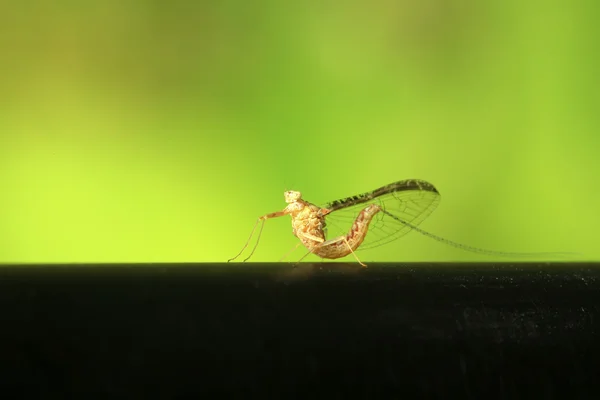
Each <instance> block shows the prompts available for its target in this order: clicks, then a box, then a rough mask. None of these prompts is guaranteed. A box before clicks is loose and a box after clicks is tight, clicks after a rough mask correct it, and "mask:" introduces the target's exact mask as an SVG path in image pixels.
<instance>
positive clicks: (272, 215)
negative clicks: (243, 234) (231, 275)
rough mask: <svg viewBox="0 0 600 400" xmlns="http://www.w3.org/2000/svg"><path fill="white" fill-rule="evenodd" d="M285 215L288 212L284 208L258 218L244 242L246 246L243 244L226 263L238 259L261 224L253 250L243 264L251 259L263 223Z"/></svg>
mask: <svg viewBox="0 0 600 400" xmlns="http://www.w3.org/2000/svg"><path fill="white" fill-rule="evenodd" d="M287 214H289V211H288V210H287V208H286V209H284V210H282V211H276V212H273V213H270V214H265V215H263V216H262V217H259V218H258V220H257V221H256V223H255V224H254V227H253V228H252V232H250V236H249V237H248V240H246V244H244V247H242V250H240V252H239V253H237V255H236V256H235V257H233V258H230V259H229V260H227V262H230V261H233V260H235V259H236V258H238V257H239V256H240V254H242V253H243V252H244V250H245V249H246V247H248V243H250V239H252V236H253V235H254V231H255V230H256V227H257V226H258V223H259V222H262V224H261V225H260V231H259V232H258V239H256V244H255V245H254V248H253V249H252V252H251V253H250V255H249V256H248V257H246V258H245V259H244V262H246V260H248V259H249V258H250V257H252V254H254V250H256V247H257V246H258V241H259V240H260V235H261V233H262V230H263V227H264V226H265V221H266V220H268V219H271V218H277V217H283V216H284V215H287Z"/></svg>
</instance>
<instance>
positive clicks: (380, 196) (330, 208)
mask: <svg viewBox="0 0 600 400" xmlns="http://www.w3.org/2000/svg"><path fill="white" fill-rule="evenodd" d="M284 198H285V202H286V203H287V204H288V205H287V207H285V208H284V209H283V210H282V211H277V212H274V213H270V214H266V215H263V216H261V217H260V218H258V220H257V221H256V223H255V224H254V227H253V228H252V232H251V233H250V237H249V238H248V240H247V241H246V244H245V245H244V247H243V248H242V250H240V252H239V253H238V254H237V255H236V256H235V257H233V258H231V259H229V260H228V261H227V262H230V261H233V260H235V259H236V258H238V257H239V256H240V255H241V254H242V253H243V252H244V250H245V249H246V247H247V246H248V243H249V242H250V239H251V238H252V236H253V235H254V232H255V230H256V227H257V226H258V224H259V223H260V224H261V227H260V230H259V233H258V238H257V240H256V243H255V245H254V247H253V249H252V251H251V253H250V255H248V257H246V258H245V259H244V262H245V261H247V260H248V259H249V258H250V257H251V256H252V254H254V251H255V250H256V247H257V246H258V242H259V240H260V235H261V233H262V230H263V227H264V223H265V221H267V220H268V219H271V218H277V217H282V216H285V215H290V216H291V217H292V232H293V234H294V235H295V236H296V237H297V238H298V239H300V243H299V244H303V245H304V247H306V248H307V249H308V250H309V252H308V253H306V254H305V255H304V256H303V257H302V258H301V259H300V260H298V262H299V261H301V260H302V259H304V257H306V256H307V255H308V254H310V253H313V254H315V255H317V256H319V257H321V258H327V259H337V258H342V257H345V256H347V255H350V254H352V255H353V256H354V258H355V259H356V261H358V263H359V264H360V265H362V266H364V267H366V264H364V263H363V262H362V261H361V260H360V259H359V258H358V256H357V255H356V253H355V251H356V250H357V249H358V248H359V247H361V246H362V247H361V250H362V249H366V248H371V247H376V246H380V245H382V244H385V243H388V242H391V241H393V240H396V239H398V238H399V237H401V236H404V235H405V234H407V233H408V232H410V231H413V230H414V231H416V232H419V233H421V234H423V235H425V236H427V237H430V238H432V239H434V240H437V241H440V242H443V243H446V244H448V245H450V246H453V247H457V248H460V249H463V250H467V251H471V252H475V253H483V254H488V255H499V256H513V257H524V256H525V257H526V256H539V255H542V254H559V253H509V252H500V251H494V250H487V249H482V248H478V247H473V246H469V245H465V244H461V243H458V242H454V241H451V240H449V239H445V238H443V237H440V236H437V235H434V234H433V233H430V232H427V231H425V230H423V229H421V228H419V227H418V225H419V224H420V223H421V222H423V220H425V218H427V217H428V216H429V215H430V214H431V213H432V212H433V210H435V208H436V207H437V206H438V204H439V202H440V199H441V197H440V193H439V192H438V190H437V189H436V188H435V186H433V185H432V184H431V183H429V182H426V181H424V180H419V179H408V180H402V181H398V182H394V183H391V184H389V185H386V186H382V187H380V188H378V189H376V190H373V191H371V192H367V193H363V194H359V195H356V196H351V197H347V198H344V199H341V200H336V201H333V202H331V203H328V204H326V205H325V206H324V207H319V206H316V205H314V204H312V203H309V202H308V201H306V200H304V199H302V194H301V193H300V192H297V191H294V190H290V191H287V192H284ZM334 215H335V216H336V218H335V219H336V220H337V221H344V219H345V218H347V221H348V223H350V222H352V225H351V227H350V230H349V231H348V233H347V234H342V235H340V236H336V237H334V238H332V239H327V219H328V217H329V218H330V219H333V218H334ZM370 227H371V228H372V229H370V230H369V228H370ZM299 244H298V245H299ZM296 247H297V246H296Z"/></svg>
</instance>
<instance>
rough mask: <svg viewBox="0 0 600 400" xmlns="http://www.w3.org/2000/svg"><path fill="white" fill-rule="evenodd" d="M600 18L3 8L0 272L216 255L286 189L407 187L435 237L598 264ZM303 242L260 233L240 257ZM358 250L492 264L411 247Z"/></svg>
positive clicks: (565, 6) (532, 12)
mask: <svg viewBox="0 0 600 400" xmlns="http://www.w3.org/2000/svg"><path fill="white" fill-rule="evenodd" d="M7 3H10V2H7ZM599 11H600V5H599V3H598V2H595V1H591V0H587V1H584V0H575V1H571V2H547V1H541V0H531V1H526V2H523V1H517V0H509V1H503V2H492V1H478V0H456V1H451V0H426V1H388V0H376V1H364V0H363V1H315V2H285V1H276V0H256V1H251V2H249V1H243V0H223V1H197V2H193V1H189V0H185V1H181V0H175V1H170V2H159V1H116V0H105V1H102V2H100V1H87V2H77V1H58V2H50V1H39V0H38V1H36V0H31V1H23V2H12V4H6V3H3V5H2V6H0V46H1V49H2V53H1V56H0V57H1V61H2V62H1V63H0V190H1V193H0V261H1V262H89V261H91V262H94V261H97V262H113V261H114V262H116V261H128V262H162V261H165V262H170V261H198V262H201V261H219V262H220V261H225V260H227V259H228V258H230V257H232V256H233V255H235V254H236V253H237V252H238V251H239V249H240V248H241V246H242V245H243V244H244V242H245V241H246V239H247V237H248V234H249V233H250V230H251V228H252V226H253V224H254V222H255V220H256V217H258V216H260V215H262V214H265V213H268V212H273V211H277V210H280V209H282V208H283V207H285V203H284V201H283V191H284V190H286V189H296V190H301V191H302V192H303V194H304V197H305V198H306V199H307V200H309V201H312V202H315V203H324V202H327V201H330V200H334V199H337V198H341V197H346V196H350V195H354V194H357V193H361V192H364V191H369V190H372V189H375V188H377V187H379V186H382V185H385V184H388V183H391V182H394V181H397V180H401V179H406V178H420V179H425V180H428V181H430V182H432V183H433V184H435V185H436V186H437V188H438V189H439V190H440V192H441V194H442V201H441V203H440V206H439V207H438V208H437V210H436V211H435V212H434V213H433V214H432V215H431V216H430V217H429V218H428V219H427V220H426V221H425V222H424V223H423V224H422V225H421V227H422V228H424V229H426V230H428V231H431V232H433V233H436V234H438V235H441V236H444V237H447V238H449V239H452V240H456V241H459V242H464V243H467V244H470V245H473V246H480V247H485V248H492V249H497V250H505V251H524V252H532V251H533V252H537V251H575V252H579V253H581V256H579V258H580V259H581V258H583V259H586V260H597V259H598V258H599V257H600V248H599V246H598V245H597V241H598V239H597V229H598V226H599V223H600V218H599V215H600V214H599V212H598V209H597V208H598V206H599V205H600V189H599V184H598V175H599V174H598V173H599V172H600V162H599V161H598V150H600V136H599V132H600V131H599V128H600V117H599V114H600V91H599V89H600V85H599V84H598V83H599V79H598V71H600V62H599V59H600V56H599V54H600V53H599V47H598V40H599V38H600V28H599V27H598V21H597V16H598V15H599ZM296 243H297V240H296V239H295V238H294V237H293V236H292V233H291V226H290V219H289V218H288V217H286V218H281V219H278V220H273V221H269V222H268V224H267V225H266V227H265V230H264V232H263V237H262V239H261V245H260V246H259V247H258V250H257V252H256V253H255V256H254V258H253V260H254V261H277V260H278V259H279V258H280V257H281V256H283V255H284V254H285V253H286V252H288V251H289V250H290V249H291V248H292V247H293V246H294V245H295V244H296ZM303 254H304V251H302V250H298V251H296V252H295V253H293V255H292V256H291V257H290V259H291V260H294V259H298V258H300V257H301V256H302V255H303ZM360 256H361V258H362V260H363V261H371V260H376V261H442V260H444V261H458V260H493V259H494V257H486V256H479V255H473V254H470V253H467V252H464V251H461V250H457V249H454V248H452V247H450V246H446V245H443V244H440V243H438V242H435V241H432V240H430V239H428V238H426V237H423V236H421V235H419V234H417V233H412V234H410V235H407V236H405V237H404V238H402V239H400V240H398V241H395V242H393V243H391V244H388V245H386V246H383V247H379V248H377V249H374V250H367V251H365V252H362V254H360ZM306 260H307V261H317V260H319V259H318V258H317V257H315V256H309V257H308V258H307V259H306ZM346 260H348V261H352V259H351V258H350V257H349V258H347V259H346Z"/></svg>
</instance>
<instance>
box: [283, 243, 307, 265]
mask: <svg viewBox="0 0 600 400" xmlns="http://www.w3.org/2000/svg"><path fill="white" fill-rule="evenodd" d="M301 244H302V242H298V243H296V245H295V246H294V247H293V248H292V249H291V250H290V251H288V252H287V253H285V254H284V255H283V257H281V258H280V259H279V262H282V261H283V260H285V259H286V258H287V257H288V256H289V255H290V253H292V252H293V251H294V250H296V249H297V248H298V246H300V245H301Z"/></svg>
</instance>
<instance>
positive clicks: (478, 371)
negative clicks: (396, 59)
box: [0, 263, 600, 398]
mask: <svg viewBox="0 0 600 400" xmlns="http://www.w3.org/2000/svg"><path fill="white" fill-rule="evenodd" d="M0 301H1V302H2V304H1V305H2V312H1V313H0V327H1V329H0V386H1V387H2V388H3V389H13V390H16V391H19V392H20V393H22V394H29V395H34V396H36V395H37V396H38V397H39V398H48V397H51V398H73V397H77V398H84V397H85V398H87V397H90V396H92V395H98V394H100V395H102V396H105V397H110V398H155V397H160V398H183V397H185V396H190V397H194V396H198V395H202V394H209V393H213V394H215V395H216V394H221V395H232V396H236V397H241V396H244V397H253V396H259V395H260V396H264V395H266V394H268V395H269V397H285V398H289V397H302V398H306V397H313V396H314V395H316V394H318V395H319V397H328V398H331V397H336V398H337V397H348V395H352V394H353V395H355V396H359V397H362V398H380V397H390V396H391V397H394V398H398V397H403V396H410V395H418V396H425V397H427V398H438V397H439V398H448V397H451V395H454V394H456V395H457V396H460V398H517V397H518V398H541V397H543V398H551V397H563V396H565V395H567V396H569V397H575V398H577V397H588V396H590V395H591V393H592V391H593V392H594V393H596V392H597V390H596V389H595V387H596V374H597V372H596V365H597V364H598V360H600V340H599V339H600V337H599V336H600V333H599V332H600V315H599V314H598V312H599V308H598V307H600V264H597V263H484V264H480V263H461V264H456V263H395V264H381V263H369V267H368V268H362V267H360V266H359V265H358V264H356V263H323V264H320V263H314V264H311V263H303V264H300V265H297V266H294V265H293V264H257V263H256V264H255V263H246V264H107V265H97V264H96V265H94V264H74V265H65V264H63V265H59V264H55V265H0ZM40 396H41V397H40ZM457 398H459V397H457Z"/></svg>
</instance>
